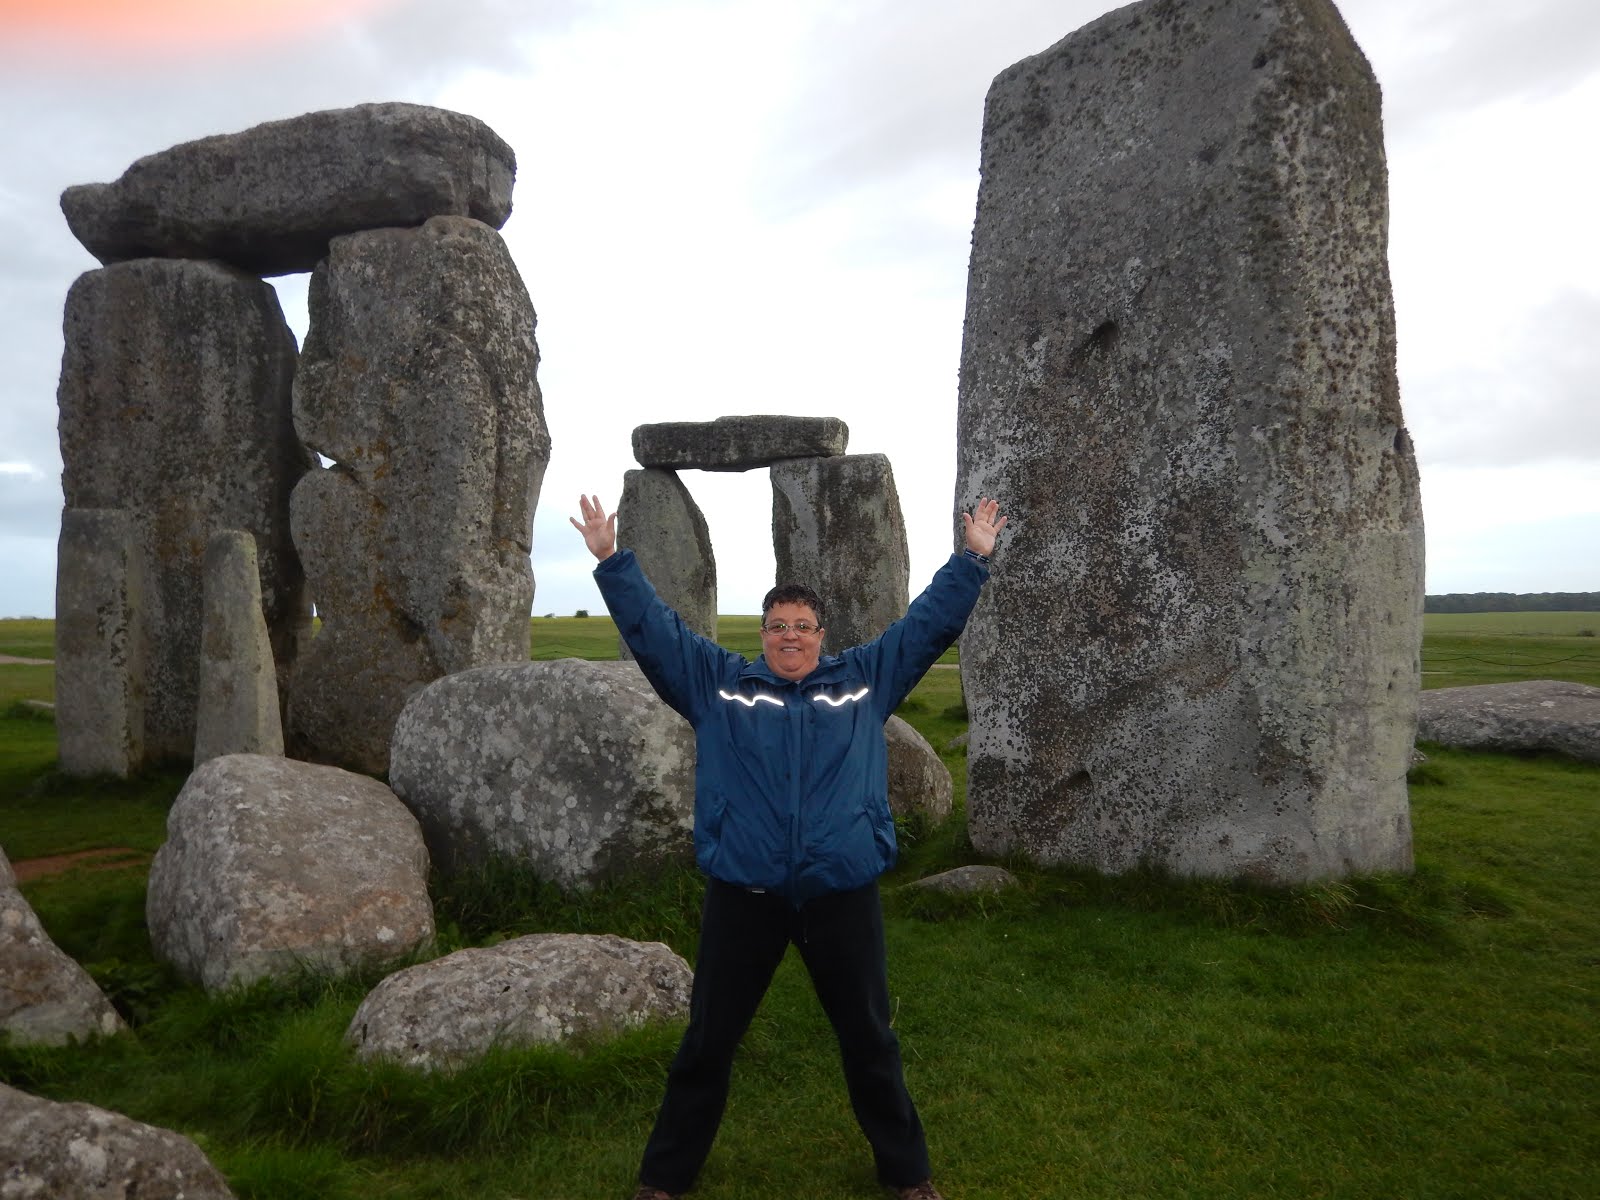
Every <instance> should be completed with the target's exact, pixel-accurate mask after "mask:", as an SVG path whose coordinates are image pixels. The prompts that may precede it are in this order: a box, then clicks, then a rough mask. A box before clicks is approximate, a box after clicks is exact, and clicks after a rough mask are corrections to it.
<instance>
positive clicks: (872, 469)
mask: <svg viewBox="0 0 1600 1200" xmlns="http://www.w3.org/2000/svg"><path fill="white" fill-rule="evenodd" d="M772 549H773V557H774V558H775V559H776V560H777V577H778V582H780V583H803V584H806V585H807V586H808V587H810V588H812V589H813V590H814V591H815V592H816V593H817V594H818V595H819V596H821V597H822V603H823V604H824V605H825V606H826V607H827V612H825V613H823V614H822V623H823V626H824V627H825V628H826V630H827V632H826V634H825V635H824V650H825V652H826V653H830V654H837V653H838V652H839V651H841V650H844V649H846V648H848V647H850V646H857V645H860V644H861V643H863V642H870V641H871V640H872V639H873V638H875V637H877V636H878V635H879V634H880V633H882V632H883V631H884V630H885V629H887V628H888V627H889V626H890V625H891V624H893V623H894V622H895V621H897V620H899V619H900V618H901V617H902V616H904V615H905V611H906V605H907V604H908V603H909V602H910V597H909V595H908V588H909V583H910V579H911V558H910V554H909V552H908V551H907V549H906V523H905V518H904V517H903V516H902V515H901V512H900V494H899V493H898V492H897V491H896V490H895V486H894V471H893V470H892V469H891V468H890V466H889V460H888V458H886V457H885V456H884V455H882V454H850V455H842V456H839V457H835V458H805V459H797V460H795V461H792V462H781V463H774V464H773V466H772Z"/></svg>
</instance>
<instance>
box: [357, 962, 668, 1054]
mask: <svg viewBox="0 0 1600 1200" xmlns="http://www.w3.org/2000/svg"><path fill="white" fill-rule="evenodd" d="M693 980H694V977H693V975H692V973H691V972H690V970H689V964H688V963H686V962H684V961H683V959H681V958H679V957H678V956H677V955H676V954H674V953H673V952H672V951H671V950H670V949H669V948H668V947H667V946H665V945H663V944H662V943H660V942H633V941H628V940H627V939H625V938H620V937H615V936H613V935H611V934H599V935H594V934H577V933H535V934H530V935H528V936H527V937H520V938H513V939H512V940H510V941H506V942H501V943H499V944H498V945H495V946H489V947H486V948H483V949H469V950H457V951H456V952H455V953H454V954H448V955H446V956H445V957H444V958H440V959H436V960H435V961H433V962H430V963H423V964H421V965H419V966H415V967H407V968H406V969H405V970H403V971H397V972H396V973H395V974H393V975H391V976H389V977H388V978H387V979H385V980H384V981H383V982H382V983H380V984H379V985H378V986H377V987H376V988H374V989H373V990H372V992H370V993H369V994H368V996H367V998H366V999H365V1000H363V1001H362V1002H361V1007H360V1008H358V1009H357V1010H356V1015H355V1018H354V1019H353V1020H352V1021H351V1022H350V1028H349V1031H348V1032H347V1033H346V1035H345V1038H346V1041H348V1042H349V1043H350V1044H351V1045H352V1046H353V1047H354V1048H355V1051H356V1055H357V1057H359V1058H363V1059H374V1058H382V1059H389V1060H392V1061H394V1062H398V1063H401V1064H403V1065H405V1066H408V1067H415V1068H417V1069H419V1070H430V1071H431V1070H438V1069H440V1068H448V1067H453V1066H459V1065H460V1064H461V1063H463V1062H466V1061H467V1060H469V1059H472V1058H476V1057H478V1056H480V1055H482V1054H484V1053H485V1052H486V1051H488V1050H489V1049H491V1048H492V1047H496V1046H530V1045H541V1044H550V1043H555V1042H563V1041H566V1040H567V1039H569V1038H573V1037H578V1038H591V1039H592V1038H597V1037H604V1036H607V1035H615V1034H617V1033H621V1032H622V1031H624V1030H626V1029H630V1028H634V1027H637V1026H639V1025H642V1024H644V1023H645V1022H646V1021H649V1020H659V1019H668V1018H676V1017H681V1016H685V1015H687V1014H688V1011H689V989H690V987H691V985H692V984H693Z"/></svg>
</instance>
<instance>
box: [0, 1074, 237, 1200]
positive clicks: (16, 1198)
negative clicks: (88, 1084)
mask: <svg viewBox="0 0 1600 1200" xmlns="http://www.w3.org/2000/svg"><path fill="white" fill-rule="evenodd" d="M0 1162H3V1163H4V1164H5V1174H4V1175H0V1196H3V1197H5V1200H135V1198H137V1200H233V1193H232V1192H231V1191H229V1190H228V1184H227V1181H226V1180H224V1179H223V1177H222V1175H221V1174H220V1173H219V1172H218V1171H217V1169H216V1167H214V1166H212V1165H211V1160H210V1159H208V1158H207V1157H206V1156H205V1154H204V1152H202V1151H201V1149H200V1147H198V1146H196V1145H195V1144H194V1143H193V1142H192V1141H190V1140H189V1139H188V1138H186V1137H184V1136H183V1135H182V1134H179V1133H174V1132H173V1131H172V1130H170V1129H159V1128H157V1127H156V1126H154V1125H146V1124H144V1123H142V1122H140V1121H135V1120H133V1119H132V1118H131V1117H125V1116H123V1115H122V1114H121V1113H114V1112H108V1111H107V1110H106V1109H103V1108H96V1107H95V1106H94V1105H92V1104H63V1103H60V1102H58V1101H55V1100H45V1099H41V1098H40V1097H38V1096H30V1095H29V1094H28V1093H27V1092H22V1091H18V1090H17V1089H16V1088H13V1087H8V1086H7V1085H5V1084H4V1083H0Z"/></svg>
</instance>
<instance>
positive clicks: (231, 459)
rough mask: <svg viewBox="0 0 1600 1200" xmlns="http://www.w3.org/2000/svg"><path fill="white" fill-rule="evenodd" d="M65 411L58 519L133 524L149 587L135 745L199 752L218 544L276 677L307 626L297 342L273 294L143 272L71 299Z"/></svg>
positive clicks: (168, 263) (233, 280)
mask: <svg viewBox="0 0 1600 1200" xmlns="http://www.w3.org/2000/svg"><path fill="white" fill-rule="evenodd" d="M63 324H64V332H65V339H66V347H65V351H64V353H63V356H62V364H61V384H60V388H59V390H58V393H57V401H58V404H59V407H60V434H61V457H62V463H63V470H62V475H61V484H62V490H63V492H64V493H65V496H66V504H67V507H68V508H121V509H126V510H127V512H128V513H129V515H130V517H131V519H132V523H133V530H134V538H135V541H136V543H137V554H138V556H139V560H140V567H141V569H142V571H143V575H144V581H145V587H144V592H143V597H144V599H143V605H142V609H141V613H140V616H139V621H140V627H141V630H142V636H143V639H144V645H145V649H146V667H145V669H146V688H145V745H146V751H147V753H148V755H149V756H150V757H152V758H155V759H163V758H180V759H181V758H188V757H189V756H190V755H192V754H193V752H194V731H195V705H196V700H197V698H198V694H199V662H200V653H199V651H200V624H201V560H202V558H203V557H204V554H205V547H206V541H207V539H209V538H210V536H211V533H212V532H213V531H214V530H216V529H242V530H246V531H248V532H249V533H250V534H252V535H253V536H254V537H255V540H256V544H257V546H258V548H259V564H260V569H261V595H262V606H263V609H264V612H265V616H266V621H267V628H268V629H269V630H270V631H271V636H272V642H273V653H274V656H275V658H276V660H277V662H278V664H279V666H280V668H283V667H286V666H287V664H288V663H290V662H292V660H293V658H294V656H295V653H296V649H297V646H298V642H299V638H300V636H301V635H302V634H303V633H304V631H305V629H306V626H307V624H308V623H309V619H310V613H309V605H308V602H307V599H306V593H305V580H304V576H303V575H302V573H301V570H300V560H299V558H298V557H297V556H296V554H295V551H294V546H293V545H292V543H291V541H290V537H289V493H290V490H291V489H292V488H293V487H294V484H295V481H296V480H298V479H299V478H300V476H301V474H302V473H303V472H304V471H305V470H306V468H307V466H308V465H309V462H310V460H309V457H308V455H307V454H306V451H305V448H304V447H303V446H301V445H300V443H299V441H298V440H297V439H296V438H295V435H294V427H293V422H292V419H291V410H290V384H291V380H292V379H293V376H294V370H295V345H294V335H293V334H292V333H290V332H289V327H288V326H287V325H286V324H285V323H284V320H283V312H282V310H281V309H280V308H279V306H278V298H277V294H276V293H275V292H274V291H273V290H272V287H271V286H270V285H269V284H266V283H263V282H262V281H261V280H259V279H257V278H255V277H254V276H252V275H247V274H245V273H244V272H242V271H238V270H235V269H233V268H231V267H225V266H222V265H220V264H217V263H211V262H195V261H183V260H177V259H139V260H137V261H134V262H126V263H118V264H117V265H115V266H110V267H105V268H102V269H100V270H96V271H89V272H88V273H86V274H84V275H82V276H80V277H79V278H78V280H77V282H75V283H74V284H73V285H72V289H71V290H70V291H69V292H68V294H67V303H66V312H65V318H64V322H63Z"/></svg>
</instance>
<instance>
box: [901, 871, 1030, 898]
mask: <svg viewBox="0 0 1600 1200" xmlns="http://www.w3.org/2000/svg"><path fill="white" fill-rule="evenodd" d="M1016 883H1017V877H1016V876H1015V875H1013V874H1012V873H1011V872H1010V871H1008V870H1006V869H1005V868H1004V867H985V866H978V865H972V866H966V867H953V868H951V869H950V870H948V871H940V872H939V873H938V874H937V875H927V876H924V877H923V878H921V879H918V880H916V881H914V882H912V883H909V884H907V885H906V886H907V887H914V888H926V889H928V890H929V891H933V892H948V893H950V894H952V895H970V894H972V893H974V892H1003V891H1005V889H1006V888H1008V887H1015V886H1016Z"/></svg>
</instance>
